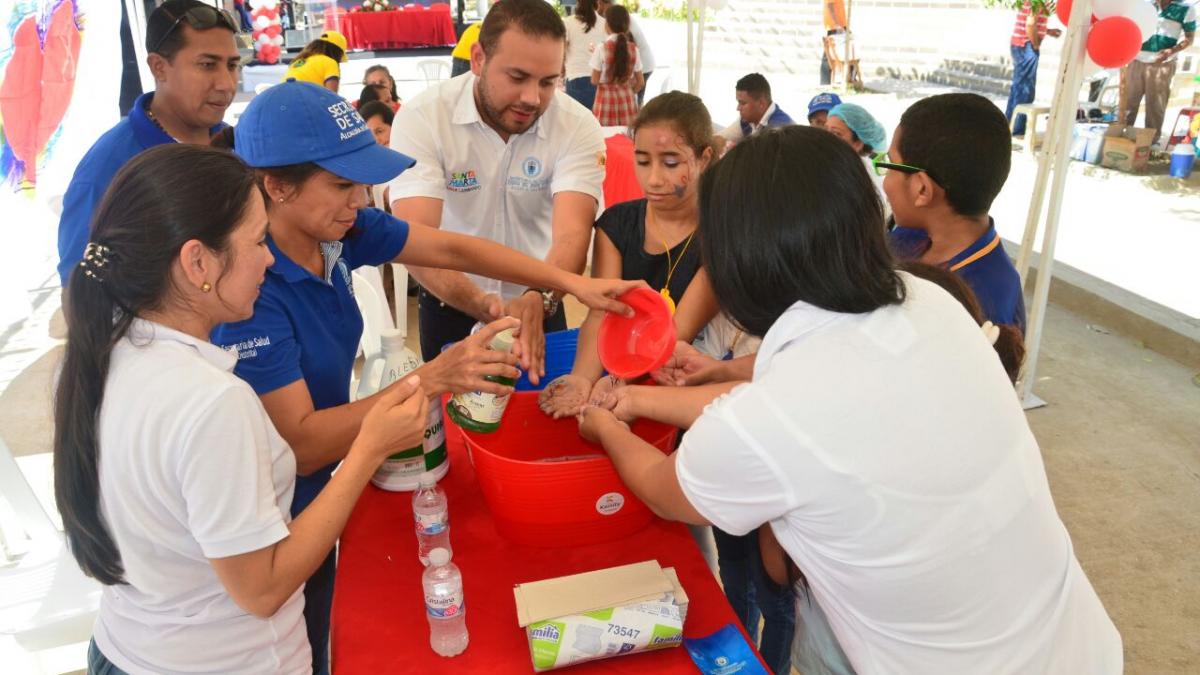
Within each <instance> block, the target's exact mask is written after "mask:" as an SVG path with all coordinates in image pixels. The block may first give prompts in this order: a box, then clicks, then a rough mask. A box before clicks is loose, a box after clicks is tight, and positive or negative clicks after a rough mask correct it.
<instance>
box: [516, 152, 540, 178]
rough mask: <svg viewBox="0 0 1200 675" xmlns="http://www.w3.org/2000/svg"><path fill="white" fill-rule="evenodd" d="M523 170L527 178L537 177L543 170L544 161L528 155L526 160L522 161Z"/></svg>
mask: <svg viewBox="0 0 1200 675" xmlns="http://www.w3.org/2000/svg"><path fill="white" fill-rule="evenodd" d="M521 171H523V172H524V173H525V177H526V178H537V177H538V174H539V173H541V172H542V162H541V160H539V159H538V158H537V157H526V158H525V161H524V162H521Z"/></svg>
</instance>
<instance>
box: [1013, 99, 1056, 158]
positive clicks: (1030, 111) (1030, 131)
mask: <svg viewBox="0 0 1200 675" xmlns="http://www.w3.org/2000/svg"><path fill="white" fill-rule="evenodd" d="M1017 115H1025V135H1024V136H1018V137H1015V138H1014V140H1013V142H1014V143H1019V144H1023V145H1024V146H1025V152H1028V153H1029V154H1031V155H1032V154H1035V152H1036V151H1037V146H1038V145H1039V144H1041V137H1042V136H1044V135H1045V134H1039V133H1038V132H1037V124H1038V118H1039V117H1043V116H1045V118H1046V124H1047V125H1049V124H1050V108H1048V107H1046V106H1040V105H1034V104H1033V103H1021V104H1020V105H1018V106H1017V107H1015V108H1013V116H1012V121H1010V122H1009V123H1008V130H1009V131H1010V132H1011V131H1013V130H1015V129H1016V126H1017ZM1018 139H1019V140H1018Z"/></svg>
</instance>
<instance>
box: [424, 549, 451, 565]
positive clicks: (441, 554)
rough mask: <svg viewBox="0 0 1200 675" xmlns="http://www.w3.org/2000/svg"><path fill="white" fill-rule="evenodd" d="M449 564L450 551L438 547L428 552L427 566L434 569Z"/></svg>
mask: <svg viewBox="0 0 1200 675" xmlns="http://www.w3.org/2000/svg"><path fill="white" fill-rule="evenodd" d="M448 562H450V551H447V550H446V549H444V548H442V547H440V546H439V547H438V548H435V549H433V550H432V551H430V552H429V564H430V565H433V566H434V567H441V566H442V565H445V564H446V563H448Z"/></svg>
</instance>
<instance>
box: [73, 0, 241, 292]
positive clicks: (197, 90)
mask: <svg viewBox="0 0 1200 675" xmlns="http://www.w3.org/2000/svg"><path fill="white" fill-rule="evenodd" d="M146 24H147V27H146V50H147V52H148V56H147V57H146V62H147V64H148V65H149V66H150V71H151V72H152V73H153V74H154V81H155V86H156V88H157V89H156V91H152V92H148V93H145V94H142V95H141V96H139V97H138V99H137V101H135V102H134V105H133V108H132V109H131V110H130V111H129V116H128V117H126V118H124V119H122V120H121V121H120V122H117V124H116V125H115V126H114V127H113V128H111V129H109V130H108V131H106V132H105V133H104V135H102V136H101V137H100V138H99V140H97V141H96V143H95V144H94V145H92V147H91V149H90V150H88V152H87V154H85V155H84V156H83V159H82V160H80V162H79V165H78V166H77V167H75V175H74V176H72V178H71V183H70V185H69V186H68V187H67V192H66V195H65V196H64V197H63V211H62V217H61V218H60V220H59V222H58V256H59V263H58V274H59V277H60V278H61V280H62V285H63V287H66V285H67V280H68V279H69V278H70V276H71V272H72V271H74V269H75V267H76V266H77V265H78V264H79V261H80V260H82V259H83V249H84V247H85V246H86V245H87V241H88V227H89V224H90V223H91V220H92V212H93V211H94V210H95V209H96V207H97V206H98V205H99V203H100V198H101V197H103V196H104V192H105V190H107V189H108V184H109V183H110V182H111V181H112V179H113V177H114V176H115V175H116V174H117V171H119V170H120V169H121V167H122V166H124V165H125V163H126V162H128V161H129V160H130V159H132V158H133V156H134V155H136V154H138V153H140V152H141V151H143V150H146V149H148V148H151V147H154V146H156V145H161V144H163V143H194V144H198V145H207V144H208V141H209V138H211V137H212V135H213V134H215V133H217V132H219V131H220V130H221V129H222V128H223V127H225V126H226V125H225V124H224V123H223V122H222V121H221V120H222V119H223V118H224V116H225V110H226V109H227V108H228V107H229V104H230V103H232V102H233V95H234V93H235V92H236V91H237V82H238V68H239V67H240V61H241V56H239V54H238V50H237V43H236V42H235V41H234V35H235V34H236V33H237V23H236V22H235V21H234V19H233V17H232V16H230V15H229V13H228V12H224V11H221V10H217V9H214V8H213V7H211V6H209V5H206V4H204V3H202V2H200V1H199V0H167V2H164V3H163V4H162V6H161V7H159V8H158V9H156V10H154V12H152V13H151V14H150V17H149V19H148V20H147V22H146Z"/></svg>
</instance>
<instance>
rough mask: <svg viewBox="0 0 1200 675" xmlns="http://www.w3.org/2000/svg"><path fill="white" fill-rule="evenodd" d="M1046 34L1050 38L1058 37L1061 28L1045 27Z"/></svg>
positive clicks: (1060, 33)
mask: <svg viewBox="0 0 1200 675" xmlns="http://www.w3.org/2000/svg"><path fill="white" fill-rule="evenodd" d="M1046 35H1047V36H1048V37H1052V38H1056V37H1059V36H1060V35H1062V29H1060V28H1047V29H1046Z"/></svg>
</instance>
